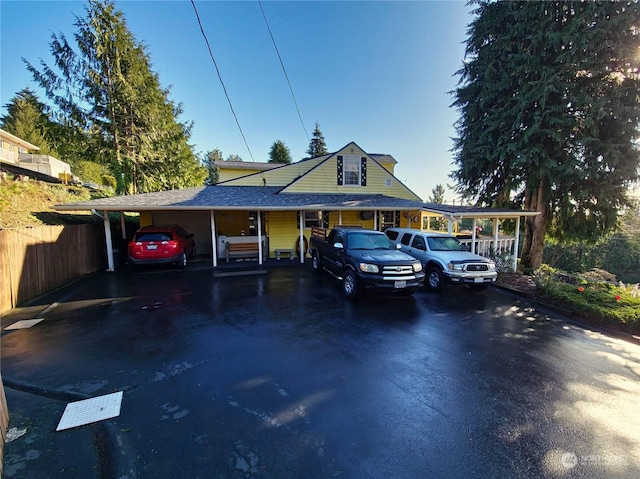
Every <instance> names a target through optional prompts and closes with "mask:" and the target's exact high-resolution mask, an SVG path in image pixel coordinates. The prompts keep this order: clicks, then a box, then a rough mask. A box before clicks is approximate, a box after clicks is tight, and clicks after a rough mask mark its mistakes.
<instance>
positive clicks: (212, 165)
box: [202, 148, 224, 185]
mask: <svg viewBox="0 0 640 479" xmlns="http://www.w3.org/2000/svg"><path fill="white" fill-rule="evenodd" d="M223 160H224V157H223V156H222V151H220V149H219V148H216V149H215V150H211V151H207V152H206V153H205V154H204V158H203V159H202V164H203V165H204V167H205V169H206V170H207V179H206V180H205V181H204V184H205V185H215V184H216V183H217V182H218V180H219V178H220V172H219V170H218V167H217V166H216V162H218V161H223Z"/></svg>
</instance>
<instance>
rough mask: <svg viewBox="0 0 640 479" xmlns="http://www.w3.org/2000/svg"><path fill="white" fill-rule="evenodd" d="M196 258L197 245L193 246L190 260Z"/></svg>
mask: <svg viewBox="0 0 640 479" xmlns="http://www.w3.org/2000/svg"><path fill="white" fill-rule="evenodd" d="M195 257H196V245H195V244H194V245H193V248H191V254H190V255H189V258H191V259H195Z"/></svg>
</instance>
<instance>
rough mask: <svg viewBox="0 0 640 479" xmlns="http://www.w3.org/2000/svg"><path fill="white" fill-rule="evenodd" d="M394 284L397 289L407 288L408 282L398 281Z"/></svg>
mask: <svg viewBox="0 0 640 479" xmlns="http://www.w3.org/2000/svg"><path fill="white" fill-rule="evenodd" d="M393 286H394V288H396V289H401V288H406V287H407V282H406V281H396V282H395V283H393Z"/></svg>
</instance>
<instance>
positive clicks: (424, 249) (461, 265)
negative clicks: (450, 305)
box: [385, 228, 498, 291]
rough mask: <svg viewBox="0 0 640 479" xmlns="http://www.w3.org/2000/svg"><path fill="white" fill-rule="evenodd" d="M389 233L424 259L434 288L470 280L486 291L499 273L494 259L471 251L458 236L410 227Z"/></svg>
mask: <svg viewBox="0 0 640 479" xmlns="http://www.w3.org/2000/svg"><path fill="white" fill-rule="evenodd" d="M385 234H386V235H387V236H388V237H389V239H390V240H391V241H393V242H394V243H396V244H398V245H400V249H401V250H402V251H404V252H405V253H408V254H410V255H411V256H413V257H414V258H417V259H419V260H420V262H421V263H422V266H423V268H424V269H425V273H426V281H425V283H426V284H427V286H428V287H429V288H430V289H432V290H434V291H440V290H441V289H442V288H443V287H444V286H445V284H467V285H469V286H470V287H471V288H472V289H474V290H478V291H482V290H485V289H486V288H487V287H488V286H489V284H491V283H493V282H495V280H496V278H497V277H498V273H497V271H496V265H495V263H494V262H493V261H491V260H490V259H488V258H485V257H483V256H480V255H477V254H474V253H471V252H470V251H469V250H467V248H466V247H465V246H464V245H463V244H462V243H460V241H458V239H457V238H456V237H455V236H452V235H449V234H445V233H434V232H428V231H420V230H417V229H410V228H387V229H386V230H385Z"/></svg>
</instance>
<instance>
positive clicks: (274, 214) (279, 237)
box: [268, 211, 311, 258]
mask: <svg viewBox="0 0 640 479" xmlns="http://www.w3.org/2000/svg"><path fill="white" fill-rule="evenodd" d="M298 221H299V219H298V212H297V211H270V212H269V220H268V223H269V227H268V230H269V257H270V258H275V256H276V250H277V249H295V247H296V242H297V240H298V238H299V236H300V230H299V229H298V228H297V224H298ZM310 232H311V231H310V230H306V231H305V237H306V238H307V240H308V239H309V235H310Z"/></svg>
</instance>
